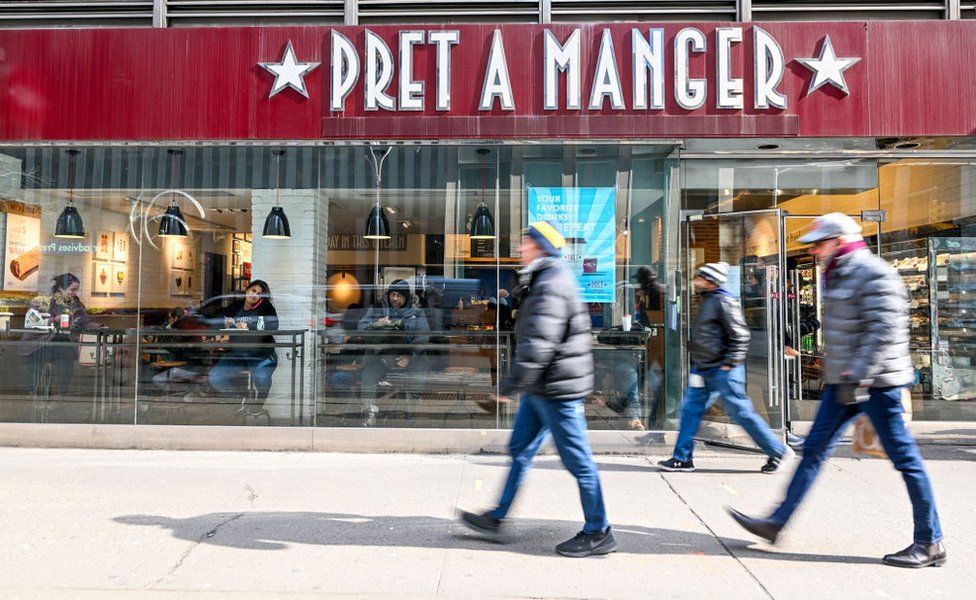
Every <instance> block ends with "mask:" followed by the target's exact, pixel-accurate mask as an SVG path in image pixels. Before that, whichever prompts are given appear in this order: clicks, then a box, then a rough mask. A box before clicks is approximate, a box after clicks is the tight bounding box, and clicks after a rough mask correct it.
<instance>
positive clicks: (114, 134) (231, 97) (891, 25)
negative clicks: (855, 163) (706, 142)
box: [0, 21, 976, 141]
mask: <svg viewBox="0 0 976 600" xmlns="http://www.w3.org/2000/svg"><path fill="white" fill-rule="evenodd" d="M758 25H759V26H761V27H762V28H763V29H765V30H766V31H768V32H769V33H771V34H772V35H773V36H774V37H775V38H776V39H777V40H778V41H779V43H780V45H781V46H782V48H783V51H784V55H785V58H786V61H787V69H786V74H785V76H784V78H783V81H782V83H781V85H780V87H779V89H780V90H781V91H782V92H784V93H785V94H786V95H787V97H788V107H787V109H786V110H775V109H773V110H756V109H754V108H752V101H753V99H752V85H753V81H752V71H753V66H752V65H753V48H752V27H753V24H741V25H740V26H741V27H743V34H744V35H743V37H744V41H743V43H741V44H737V45H735V46H734V47H733V48H734V49H733V51H732V56H733V75H734V76H737V77H743V78H744V79H745V85H744V89H745V106H746V107H745V109H744V110H738V111H737V110H722V109H718V108H716V107H715V96H716V93H715V91H716V90H715V28H716V27H719V26H729V24H724V23H723V24H718V23H712V24H703V23H696V24H673V23H668V24H662V25H659V26H661V27H664V29H665V39H666V42H667V43H666V48H667V57H666V61H665V64H666V76H665V97H666V100H665V108H664V109H663V110H658V111H653V110H652V111H640V110H633V109H632V108H631V98H632V89H631V87H632V84H631V66H630V64H631V63H630V48H631V38H630V36H631V30H632V28H635V27H636V28H639V29H640V30H641V31H643V32H645V33H646V31H647V29H648V28H649V27H653V26H654V25H653V24H647V23H644V24H613V25H601V24H586V25H579V26H576V25H553V26H543V25H502V26H498V27H496V26H493V25H459V26H456V27H452V28H453V29H458V30H459V31H460V32H461V41H460V44H459V45H457V46H455V48H454V50H453V52H452V109H451V111H450V112H446V113H444V112H437V111H436V110H434V108H433V103H434V98H433V94H434V77H435V53H434V47H433V46H418V47H417V50H416V51H415V59H414V60H415V67H414V72H415V75H414V76H415V78H416V79H421V80H424V81H425V82H426V108H425V110H424V111H422V112H389V111H382V110H381V111H376V112H367V111H366V110H364V108H363V86H362V80H363V77H362V75H361V76H360V82H359V85H357V87H356V89H355V90H354V92H353V93H352V94H351V95H350V96H349V98H348V99H347V102H346V109H345V111H344V112H341V113H330V112H329V111H328V93H329V89H328V88H329V81H330V80H329V65H328V57H329V53H330V32H331V28H329V27H268V28H188V29H75V30H20V31H12V30H3V31H0V140H6V141H31V140H188V139H196V140H220V139H223V140H245V139H274V140H291V139H322V138H335V139H340V138H382V139H397V138H402V139H412V138H441V139H449V138H522V137H534V138H550V137H551V138H564V137H565V138H571V137H599V138H650V137H682V136H688V137H690V136H694V137H699V136H740V135H741V136H790V135H798V136H844V137H846V136H852V137H853V136H909V135H970V134H971V133H972V132H973V131H974V130H976V104H974V103H973V99H974V98H976V44H973V43H972V41H971V40H972V39H973V38H974V37H976V23H970V22H935V21H933V22H922V23H919V22H885V21H879V22H870V23H864V22H830V23H813V22H791V23H760V24H758ZM685 26H692V27H696V28H698V29H700V30H702V31H703V32H704V33H705V34H706V36H707V40H708V45H709V47H708V51H707V52H706V53H705V54H703V55H696V56H693V58H692V60H691V63H690V65H691V67H690V70H691V72H692V76H698V77H706V78H707V79H708V86H709V89H708V102H707V103H706V105H705V106H704V107H702V108H701V109H698V110H695V111H687V110H684V109H682V108H680V107H679V106H678V105H677V103H676V102H675V100H674V69H673V57H674V53H673V39H674V36H675V34H676V33H677V32H678V31H679V30H680V29H681V28H683V27H685ZM547 27H548V28H549V29H551V30H552V31H553V32H554V33H556V35H557V37H558V38H559V39H561V40H564V39H565V38H566V37H567V36H568V35H569V34H570V33H571V32H572V30H573V29H574V28H576V27H578V28H579V29H581V35H582V56H581V64H582V69H581V72H582V82H583V85H582V91H583V94H582V95H583V104H584V109H583V110H580V111H569V110H565V109H562V110H557V111H545V110H543V101H542V81H543V60H542V48H543V30H544V29H545V28H547ZM438 28H440V26H433V27H426V26H421V25H418V26H410V27H406V26H396V27H394V26H382V27H373V28H370V29H371V30H372V31H374V32H376V33H377V34H379V35H380V36H381V37H383V38H384V39H385V40H386V41H387V42H388V43H389V44H390V46H391V49H392V51H393V53H394V56H396V52H397V47H396V37H397V33H398V31H400V30H406V29H417V30H425V31H426V30H431V29H438ZM496 28H497V29H500V30H501V31H502V35H503V38H504V41H505V49H506V56H507V58H508V67H509V71H510V74H511V77H512V83H513V94H514V97H515V101H516V110H514V111H512V112H506V111H502V110H500V109H499V108H497V107H496V108H495V109H493V110H492V111H486V112H481V111H479V110H478V107H477V105H478V97H479V95H480V92H481V87H482V79H483V75H484V67H485V63H486V61H487V55H488V50H489V48H490V42H491V36H492V32H493V31H494V30H495V29H496ZM605 28H607V29H609V30H610V31H611V33H612V37H613V39H614V43H615V51H616V58H617V63H618V68H619V73H620V76H621V80H622V83H623V90H624V98H625V102H626V105H627V109H626V110H623V111H614V110H611V109H610V108H608V107H607V106H604V108H602V109H601V110H599V111H590V110H586V109H585V106H586V102H587V100H588V97H589V88H590V84H591V80H592V78H593V70H594V67H595V64H596V60H597V51H598V49H599V45H600V39H601V34H602V31H603V30H604V29H605ZM336 29H337V30H339V31H341V32H343V33H344V34H345V35H347V36H348V37H349V38H350V39H351V40H353V42H354V43H355V44H356V46H357V48H358V49H359V50H360V53H361V52H362V49H363V46H364V37H365V30H366V28H364V27H338V28H336ZM825 35H829V36H830V38H831V41H832V42H833V46H834V48H835V50H836V51H837V54H838V55H839V56H842V57H859V58H860V59H861V60H860V62H858V63H857V64H855V65H854V66H852V67H851V68H850V69H848V70H847V71H846V72H845V78H846V81H847V85H848V87H849V89H850V95H844V94H842V93H841V92H839V91H838V90H836V89H834V88H833V87H831V86H829V85H827V86H824V87H822V88H821V89H819V90H816V91H814V92H813V93H811V94H807V91H806V90H807V88H808V86H809V83H810V78H811V73H810V71H809V70H808V69H806V68H805V67H803V66H802V65H800V64H799V63H797V62H795V61H794V59H795V58H800V57H813V56H816V55H817V53H818V51H819V49H820V46H821V44H822V43H823V39H824V36H825ZM289 40H290V41H291V42H292V43H293V45H294V48H295V52H296V53H297V55H298V59H299V60H301V61H317V62H321V63H322V64H321V65H320V66H319V67H318V68H316V69H315V70H314V71H312V72H311V73H310V74H309V75H307V76H306V78H305V81H306V86H307V87H308V90H309V98H307V99H306V98H304V97H303V96H301V95H300V94H298V93H296V92H295V91H293V90H285V91H283V92H281V93H279V94H277V95H276V96H274V97H273V98H268V93H269V91H270V89H271V85H272V82H273V81H274V77H273V76H272V75H271V74H270V73H268V72H266V71H265V70H264V69H262V68H261V67H259V66H258V64H257V63H258V62H259V61H278V60H279V59H280V58H281V56H282V53H283V49H284V46H285V44H286V43H287V42H288V41H289ZM360 56H361V54H360ZM396 84H397V81H396V79H394V81H393V84H392V85H391V86H390V88H389V89H390V92H391V93H392V94H394V95H395V91H396ZM561 97H564V93H561Z"/></svg>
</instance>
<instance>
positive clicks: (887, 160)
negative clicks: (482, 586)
mask: <svg viewBox="0 0 976 600" xmlns="http://www.w3.org/2000/svg"><path fill="white" fill-rule="evenodd" d="M974 33H976V30H974V26H973V25H972V24H971V23H968V22H956V23H947V22H928V23H919V22H892V21H876V22H853V21H852V22H802V23H801V22H779V23H773V22H768V23H660V24H655V23H640V24H623V23H613V24H593V23H590V24H585V25H574V24H560V25H500V26H499V25H487V24H477V25H449V26H445V25H416V26H393V25H381V26H336V27H328V26H321V27H266V28H264V27H255V28H208V29H173V30H165V29H156V30H154V29H79V30H9V31H2V32H0V49H2V52H3V58H2V65H3V71H2V72H0V91H2V94H0V194H2V197H3V213H2V223H0V235H2V236H3V244H2V252H3V256H4V265H5V267H6V268H5V270H4V277H3V292H2V296H0V302H2V304H3V306H2V308H3V309H5V310H0V312H3V313H9V314H7V315H6V321H5V323H4V327H3V332H2V333H0V335H2V336H3V337H2V342H0V349H2V358H0V370H2V372H3V376H2V378H0V379H2V383H0V387H2V389H0V395H2V398H3V400H2V401H0V420H2V421H7V422H68V423H128V424H133V423H134V424H172V425H176V424H201V425H203V424H207V425H267V424H276V425H293V426H317V427H361V426H379V427H398V428H401V427H402V428H463V429H486V428H506V427H508V426H509V424H510V419H511V415H512V411H513V409H514V406H512V405H505V404H502V405H499V404H495V403H493V402H491V400H490V394H491V393H492V391H493V390H495V389H496V386H497V384H498V381H499V378H501V377H504V374H505V372H506V369H507V365H508V363H509V361H510V360H511V357H512V353H513V352H514V351H515V346H516V341H515V340H514V339H513V336H512V328H513V323H514V319H515V318H517V304H516V302H515V299H514V292H515V288H516V287H517V284H518V277H517V268H518V261H519V254H518V245H519V239H520V232H521V230H522V228H523V227H524V226H525V225H526V224H527V223H529V222H531V221H533V220H536V219H542V218H544V219H548V220H551V221H553V222H554V223H555V224H557V226H558V227H559V228H560V229H562V231H563V233H564V235H565V236H566V237H567V238H568V239H569V245H568V247H567V249H566V252H565V258H566V259H567V260H568V261H570V262H571V264H572V266H573V268H574V269H575V270H576V272H577V274H578V276H579V281H580V289H581V293H582V294H583V297H584V299H585V300H586V301H587V304H588V306H589V307H590V313H591V316H592V324H593V336H594V345H595V346H594V347H595V358H596V365H597V372H596V375H597V390H596V392H595V393H594V395H593V397H592V398H590V402H589V403H588V405H587V410H588V416H589V418H590V423H591V427H593V428H594V429H613V430H625V431H639V430H643V429H653V430H667V429H673V428H674V427H675V426H676V419H677V409H678V406H679V403H680V395H681V392H682V389H683V382H684V381H685V379H686V369H687V365H686V364H685V356H686V352H685V351H684V350H685V348H686V346H687V343H688V335H689V333H688V322H689V315H690V314H691V313H692V311H693V310H694V304H695V301H694V298H693V297H692V295H691V294H690V292H689V286H688V282H689V278H690V274H691V272H693V270H694V269H695V267H696V266H697V265H699V264H701V263H702V262H711V261H716V260H725V261H726V262H729V263H730V264H731V265H732V266H733V273H734V275H735V277H734V279H733V281H734V283H732V284H731V285H732V286H733V288H734V292H735V293H737V294H739V295H740V297H741V300H742V304H743V307H744V310H745V312H746V319H747V322H748V323H749V326H750V328H751V330H752V334H753V341H752V345H751V347H750V358H749V365H748V367H749V391H750V393H751V394H752V395H753V397H754V400H755V401H756V403H757V406H759V407H760V408H762V409H763V413H764V414H765V416H766V417H767V418H768V419H769V420H770V422H771V423H772V424H773V425H774V426H775V427H777V428H782V427H787V426H790V425H791V423H792V422H794V421H804V420H809V419H810V417H811V415H812V412H813V410H814V409H815V406H816V402H817V398H818V394H819V388H820V385H821V382H820V380H819V356H820V340H819V332H818V328H817V325H816V323H817V319H816V317H817V315H818V314H819V310H820V299H819V293H818V289H819V285H820V274H819V270H818V268H817V266H816V265H814V264H813V263H811V262H810V261H809V260H808V259H807V258H806V257H805V256H804V254H803V250H802V248H800V247H799V245H798V244H797V243H796V238H797V237H798V236H799V232H800V231H802V230H803V228H804V227H805V226H807V225H808V224H809V223H810V221H811V220H812V219H813V218H815V217H816V216H817V215H820V214H824V213H827V212H833V211H841V212H845V213H847V214H850V215H852V216H855V217H856V218H858V219H860V220H861V221H862V223H863V226H864V229H865V234H866V238H867V239H868V241H869V244H871V246H872V248H873V249H874V250H875V251H877V252H879V253H880V255H881V256H882V257H883V258H885V259H886V260H889V261H890V262H891V263H892V264H893V265H894V266H895V267H896V268H898V270H899V272H900V273H902V275H903V277H904V278H905V281H906V285H907V286H908V288H909V290H910V294H911V311H912V316H911V320H912V327H913V329H912V336H913V339H912V350H913V360H914V362H915V365H916V370H917V381H916V385H914V386H913V388H912V397H913V410H914V414H915V419H917V420H942V421H972V420H974V419H976V363H974V362H973V361H974V359H973V356H974V354H976V353H974V352H973V344H974V342H976V334H973V333H972V327H973V326H976V321H974V320H972V319H970V318H969V316H968V315H969V314H970V312H969V311H970V310H976V302H973V301H969V298H971V297H972V295H973V294H976V199H974V198H976V172H974V170H973V160H974V159H976V141H974V139H973V138H971V137H970V136H971V135H972V132H973V131H974V129H976V108H973V107H972V106H971V105H970V103H969V102H968V100H969V99H970V98H972V97H973V95H974V92H976V72H974V71H973V69H972V66H971V65H972V64H976V61H974V60H973V59H974V58H976V56H974V55H976V48H973V47H972V44H971V43H969V42H968V40H970V39H971V36H972V35H973V34H974ZM971 187H972V189H971ZM177 209H178V213H177ZM177 214H179V216H178V217H177V216H176V215H177ZM282 214H283V215H285V217H286V219H287V226H285V225H284V224H283V223H282V221H281V220H280V216H281V215H282ZM275 219H279V220H275ZM65 274H70V275H71V277H66V276H65ZM255 279H259V280H263V281H265V282H266V283H267V285H268V287H269V288H270V291H271V298H270V299H268V300H267V302H268V303H270V304H273V305H274V307H275V309H276V313H277V318H275V319H272V318H270V315H268V316H269V318H268V319H267V322H264V321H262V325H263V326H264V327H258V326H254V327H252V329H260V328H265V329H273V328H274V326H275V325H276V326H277V327H278V331H277V332H276V333H275V334H274V335H273V336H269V334H268V333H266V332H265V331H260V332H259V331H252V332H250V333H244V332H242V331H240V330H237V331H233V332H229V331H221V330H222V329H227V328H230V327H236V323H230V322H227V321H225V318H227V317H230V318H231V320H234V319H235V318H239V317H240V314H241V313H240V307H239V306H236V305H235V303H236V302H238V301H239V300H240V298H239V297H240V295H241V293H242V292H243V291H244V289H246V288H247V287H248V283H249V282H250V281H251V280H255ZM62 288H63V289H62ZM69 288H73V289H69ZM391 291H401V292H403V293H402V294H401V295H402V296H403V297H404V298H405V304H404V305H403V306H402V307H401V306H391V304H392V300H391V297H390V293H389V292H391ZM177 308H179V309H183V311H185V313H186V314H185V315H181V314H179V313H180V312H181V311H174V309H177ZM65 309H67V311H66V313H67V314H62V313H65ZM32 311H33V313H32ZM52 312H53V313H54V314H50V313H52ZM174 312H175V313H177V314H175V315H174V316H173V317H172V318H169V319H167V315H168V314H169V313H174ZM43 313H48V315H47V316H44V315H43ZM382 317H388V318H387V319H385V320H384V319H382ZM62 319H63V323H64V327H63V329H62ZM272 322H273V325H272ZM52 324H53V325H54V329H53V330H52V329H51V328H50V327H49V325H52ZM258 364H260V365H261V366H260V367H257V365H258ZM215 373H220V375H219V376H217V375H215ZM716 418H717V419H719V420H721V416H720V415H719V416H717V417H716Z"/></svg>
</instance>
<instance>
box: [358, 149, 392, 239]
mask: <svg viewBox="0 0 976 600" xmlns="http://www.w3.org/2000/svg"><path fill="white" fill-rule="evenodd" d="M392 149H393V148H392V147H390V148H387V149H386V150H385V151H383V150H381V149H380V148H370V151H369V152H368V153H367V154H368V156H369V158H370V164H371V165H372V166H373V172H374V173H375V174H376V194H375V196H374V200H373V208H372V209H371V210H370V211H369V217H367V218H366V233H365V234H363V237H364V238H366V239H367V240H388V239H390V237H391V235H390V223H389V221H387V220H386V212H385V211H384V210H383V206H382V205H381V204H380V186H381V185H382V181H383V162H384V161H386V157H387V156H389V155H390V151H391V150H392Z"/></svg>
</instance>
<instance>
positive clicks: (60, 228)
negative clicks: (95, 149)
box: [54, 148, 85, 239]
mask: <svg viewBox="0 0 976 600" xmlns="http://www.w3.org/2000/svg"><path fill="white" fill-rule="evenodd" d="M67 152H68V185H69V188H68V204H67V206H65V207H64V210H62V211H61V214H60V215H58V222H57V223H56V224H55V226H54V237H56V238H68V239H80V238H84V237H85V224H84V222H82V220H81V214H80V213H79V212H78V209H77V208H75V202H74V195H75V157H77V156H78V154H79V153H80V152H81V151H80V150H75V149H73V148H72V149H70V150H68V151H67Z"/></svg>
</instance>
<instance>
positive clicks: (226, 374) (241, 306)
mask: <svg viewBox="0 0 976 600" xmlns="http://www.w3.org/2000/svg"><path fill="white" fill-rule="evenodd" d="M223 314H224V329H228V330H235V329H239V330H248V331H258V330H266V331H274V330H276V329H278V311H276V310H275V307H274V304H273V303H272V301H271V288H270V287H268V284H267V283H265V282H264V281H262V280H260V279H255V280H254V281H252V282H250V283H249V284H247V288H245V290H244V298H243V299H241V300H238V301H236V302H234V303H232V304H231V305H230V306H229V307H228V308H227V309H226V310H225V311H224V313H223ZM274 343H275V339H274V336H273V335H271V334H267V335H263V336H242V335H234V334H232V333H231V334H230V335H229V336H227V341H226V343H225V345H224V346H223V350H224V351H223V356H222V357H221V358H220V360H218V361H217V364H216V365H214V367H213V368H212V369H211V370H210V377H209V380H210V385H211V387H213V388H214V389H215V390H216V391H218V392H220V393H223V394H227V395H234V396H242V397H243V399H244V404H245V408H246V409H247V411H248V413H251V414H256V413H260V412H261V411H262V410H263V406H264V401H265V400H267V398H268V392H269V391H270V390H271V377H272V376H273V375H274V372H275V369H276V368H277V367H278V353H277V352H276V351H275V347H274ZM240 344H248V347H241V346H240ZM254 344H260V345H259V346H257V347H252V345H254ZM248 374H249V375H250V382H251V385H253V386H254V389H255V391H256V394H255V395H254V396H253V397H251V396H250V395H249V394H248V391H249V390H248V388H247V383H248Z"/></svg>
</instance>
